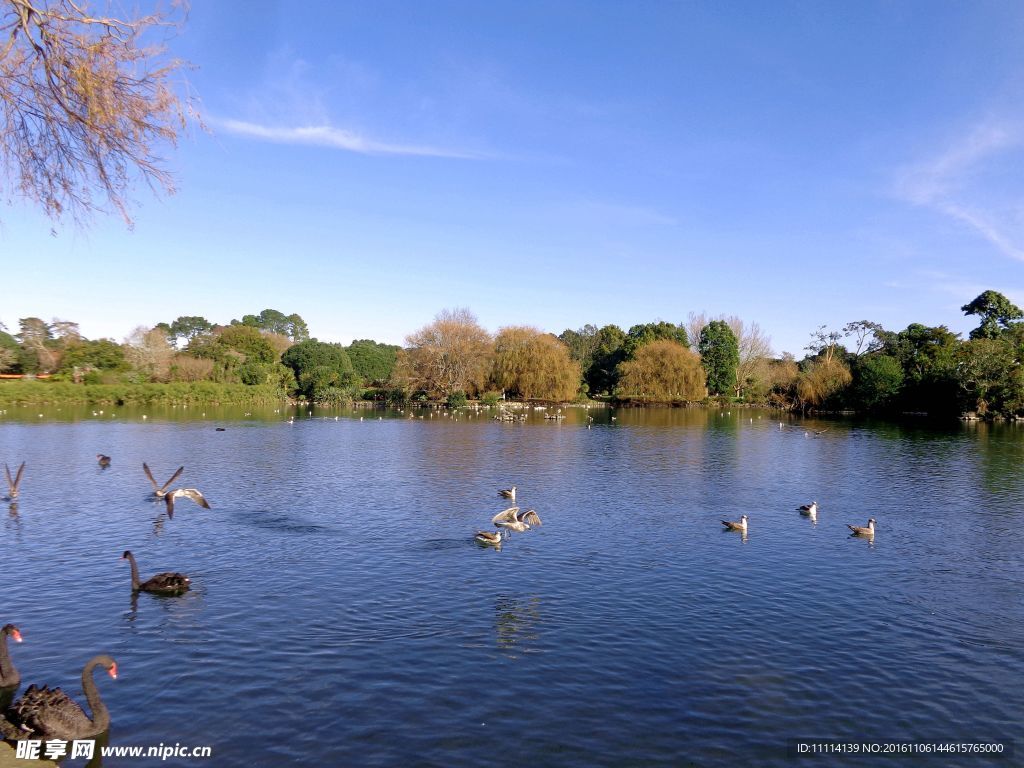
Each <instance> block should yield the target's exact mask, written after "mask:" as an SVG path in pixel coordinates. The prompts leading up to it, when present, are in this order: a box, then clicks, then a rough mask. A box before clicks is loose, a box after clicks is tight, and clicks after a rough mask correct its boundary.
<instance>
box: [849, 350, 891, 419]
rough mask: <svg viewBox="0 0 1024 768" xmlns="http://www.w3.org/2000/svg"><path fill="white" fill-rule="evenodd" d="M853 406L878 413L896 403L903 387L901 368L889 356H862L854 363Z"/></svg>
mask: <svg viewBox="0 0 1024 768" xmlns="http://www.w3.org/2000/svg"><path fill="white" fill-rule="evenodd" d="M851 373H852V375H853V386H852V388H853V397H854V405H855V406H856V407H857V408H858V409H861V410H865V411H880V410H884V409H886V408H889V407H891V406H892V405H893V403H895V402H896V400H897V398H898V396H899V393H900V388H901V387H902V386H903V367H902V366H901V365H900V363H899V360H897V359H896V358H895V357H891V356H889V355H880V354H873V355H863V356H861V357H858V358H856V359H855V361H854V365H853V370H852V372H851Z"/></svg>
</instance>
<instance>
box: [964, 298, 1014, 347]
mask: <svg viewBox="0 0 1024 768" xmlns="http://www.w3.org/2000/svg"><path fill="white" fill-rule="evenodd" d="M960 309H961V310H962V311H963V313H964V314H965V315H979V316H980V317H981V325H979V326H978V327H977V328H975V329H974V330H973V331H971V338H972V339H997V338H999V335H1000V334H1001V333H1002V332H1003V331H1005V330H1006V329H1008V328H1009V327H1010V324H1011V323H1012V322H1013V321H1014V320H1020V319H1021V318H1024V312H1022V311H1021V309H1020V307H1018V306H1017V305H1016V304H1014V303H1013V302H1012V301H1010V300H1009V299H1008V298H1006V297H1005V296H1003V294H1001V293H999V292H998V291H985V292H984V293H981V294H979V295H978V296H977V297H976V298H975V299H974V301H972V302H970V303H969V304H964V305H963V306H962V307H960Z"/></svg>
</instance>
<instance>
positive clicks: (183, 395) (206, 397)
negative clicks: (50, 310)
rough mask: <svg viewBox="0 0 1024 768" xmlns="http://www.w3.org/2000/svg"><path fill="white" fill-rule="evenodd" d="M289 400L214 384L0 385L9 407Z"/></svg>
mask: <svg viewBox="0 0 1024 768" xmlns="http://www.w3.org/2000/svg"><path fill="white" fill-rule="evenodd" d="M286 400H287V398H286V396H285V393H284V392H283V391H281V390H280V389H278V388H277V387H273V386H268V385H259V384H257V385H247V384H219V383H216V382H212V381H197V382H192V383H182V382H173V383H169V384H72V383H70V382H67V381H52V382H51V381H4V382H0V406H8V405H61V404H86V405H126V404H139V405H152V404H167V405H193V404H194V405H199V404H203V405H271V404H276V403H283V402H285V401H286Z"/></svg>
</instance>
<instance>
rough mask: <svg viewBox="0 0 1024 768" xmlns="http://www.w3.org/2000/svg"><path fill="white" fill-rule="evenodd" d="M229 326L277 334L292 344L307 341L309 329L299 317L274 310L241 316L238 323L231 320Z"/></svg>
mask: <svg viewBox="0 0 1024 768" xmlns="http://www.w3.org/2000/svg"><path fill="white" fill-rule="evenodd" d="M231 325H247V326H249V327H251V328H259V329H260V330H261V331H267V332H268V333H279V334H281V335H282V336H287V337H288V338H290V339H291V340H292V341H294V342H299V341H307V340H308V339H309V328H307V327H306V321H305V320H303V319H302V317H301V316H299V315H297V314H291V315H286V314H285V313H284V312H280V311H279V310H276V309H264V310H263V311H262V312H260V313H259V314H258V315H243V316H242V319H241V320H240V321H239V320H232V321H231Z"/></svg>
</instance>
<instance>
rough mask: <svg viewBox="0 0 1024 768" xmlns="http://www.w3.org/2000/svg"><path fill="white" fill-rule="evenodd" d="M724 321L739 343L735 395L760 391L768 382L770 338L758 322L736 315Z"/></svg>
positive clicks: (770, 350) (770, 351)
mask: <svg viewBox="0 0 1024 768" xmlns="http://www.w3.org/2000/svg"><path fill="white" fill-rule="evenodd" d="M725 322H726V323H727V324H728V325H729V329H730V330H731V331H732V332H733V335H734V336H735V337H736V340H737V342H738V345H739V361H738V362H737V364H736V396H737V397H740V396H744V397H745V396H747V395H748V394H753V393H756V392H762V391H763V390H764V389H765V388H766V386H767V384H768V365H769V361H770V360H771V357H772V340H771V338H770V337H769V336H767V335H765V333H764V332H763V331H762V330H761V326H760V325H759V324H758V323H754V322H751V323H746V322H744V321H743V320H742V319H740V318H739V317H737V316H736V315H732V316H730V317H728V318H726V320H725Z"/></svg>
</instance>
